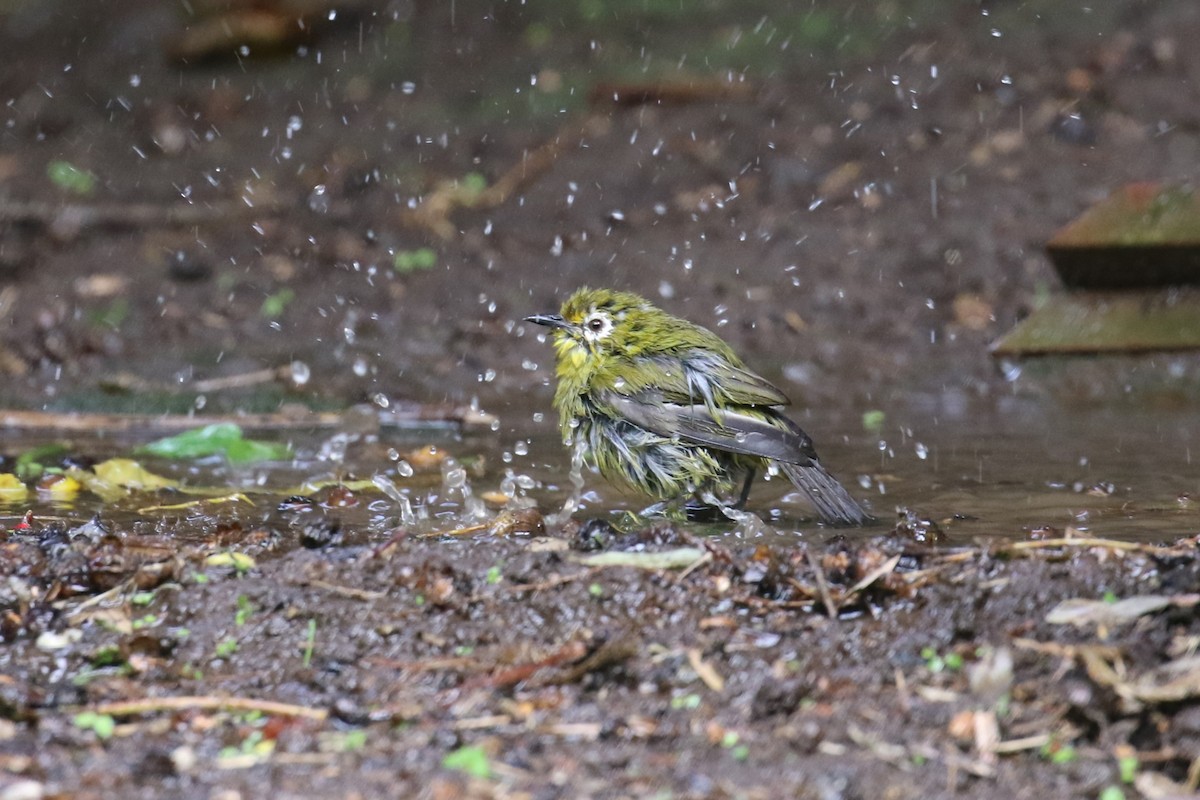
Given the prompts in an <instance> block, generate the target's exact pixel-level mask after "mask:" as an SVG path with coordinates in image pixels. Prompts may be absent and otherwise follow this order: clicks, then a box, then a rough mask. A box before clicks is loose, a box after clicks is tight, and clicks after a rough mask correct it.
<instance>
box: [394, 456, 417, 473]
mask: <svg viewBox="0 0 1200 800" xmlns="http://www.w3.org/2000/svg"><path fill="white" fill-rule="evenodd" d="M399 455H400V454H399V453H397V454H396V456H397V457H399ZM396 474H397V475H399V476H400V477H401V478H411V477H412V476H413V467H412V464H410V463H408V462H407V461H405V460H404V459H402V458H401V459H400V460H399V461H397V462H396Z"/></svg>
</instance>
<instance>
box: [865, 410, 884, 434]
mask: <svg viewBox="0 0 1200 800" xmlns="http://www.w3.org/2000/svg"><path fill="white" fill-rule="evenodd" d="M884 419H885V416H884V413H883V412H882V411H880V410H879V409H874V410H872V411H864V412H863V416H862V425H863V430H865V431H867V432H868V433H879V432H880V431H881V430H883V420H884Z"/></svg>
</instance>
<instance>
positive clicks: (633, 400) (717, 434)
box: [596, 391, 817, 466]
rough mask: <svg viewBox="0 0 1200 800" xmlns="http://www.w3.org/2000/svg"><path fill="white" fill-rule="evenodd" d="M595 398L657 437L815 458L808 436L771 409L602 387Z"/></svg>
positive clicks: (794, 460) (800, 459) (791, 458)
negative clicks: (630, 393) (688, 402)
mask: <svg viewBox="0 0 1200 800" xmlns="http://www.w3.org/2000/svg"><path fill="white" fill-rule="evenodd" d="M596 401H597V406H598V409H599V410H602V411H604V412H606V413H609V414H611V415H613V416H616V417H620V418H623V419H626V420H628V421H629V422H632V423H633V424H634V425H637V426H638V427H640V428H645V429H646V430H648V431H651V432H653V433H657V434H658V435H660V436H669V437H672V438H678V439H680V440H682V441H686V442H690V443H692V444H699V445H704V446H706V447H714V448H716V449H718V450H725V451H728V452H730V453H740V454H742V455H747V456H759V457H761V458H769V459H772V460H774V461H782V462H784V463H787V464H797V465H800V466H808V465H809V464H813V463H815V462H816V460H817V453H816V451H815V450H814V449H813V445H812V440H811V439H809V438H808V435H807V434H806V433H805V432H804V431H802V430H800V428H799V427H798V426H797V425H796V424H795V423H793V422H792V421H791V420H789V419H787V418H786V417H784V416H782V415H780V414H778V413H776V412H774V411H772V410H770V409H753V410H751V409H731V408H724V409H719V410H717V411H716V412H713V411H712V409H711V408H710V407H709V406H707V405H705V404H703V403H694V404H691V405H682V404H679V403H671V402H665V401H664V398H663V397H662V396H661V395H657V394H656V393H653V392H651V393H643V394H641V395H638V396H634V397H630V396H627V395H623V394H619V393H617V392H612V391H604V392H600V393H598V396H597V397H596Z"/></svg>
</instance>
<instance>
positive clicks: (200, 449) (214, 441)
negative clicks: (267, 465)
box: [140, 422, 291, 464]
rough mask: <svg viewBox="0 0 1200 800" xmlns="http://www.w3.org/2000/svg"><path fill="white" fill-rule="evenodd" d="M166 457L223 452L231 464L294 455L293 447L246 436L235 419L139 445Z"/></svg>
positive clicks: (146, 450)
mask: <svg viewBox="0 0 1200 800" xmlns="http://www.w3.org/2000/svg"><path fill="white" fill-rule="evenodd" d="M140 452H145V453H152V454H153V455H156V456H161V457H163V458H202V457H204V456H211V455H217V454H221V455H224V456H225V457H226V458H227V459H229V461H230V462H231V463H234V464H247V463H250V462H254V461H281V460H283V459H286V458H288V457H290V456H291V449H290V448H289V447H288V446H287V445H286V444H282V443H279V442H264V441H261V440H258V439H243V438H242V429H241V427H240V426H238V425H236V424H234V423H232V422H218V423H214V424H212V425H205V426H204V427H202V428H193V429H192V430H190V431H184V432H183V433H179V434H176V435H175V436H168V437H166V438H165V439H159V440H158V441H156V442H151V443H150V444H148V445H146V446H144V447H142V448H140Z"/></svg>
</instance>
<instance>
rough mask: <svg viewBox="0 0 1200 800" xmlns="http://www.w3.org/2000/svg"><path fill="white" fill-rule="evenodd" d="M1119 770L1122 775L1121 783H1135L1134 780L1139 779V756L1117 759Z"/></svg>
mask: <svg viewBox="0 0 1200 800" xmlns="http://www.w3.org/2000/svg"><path fill="white" fill-rule="evenodd" d="M1117 769H1118V770H1119V771H1120V773H1121V783H1133V779H1134V778H1136V777H1137V770H1138V758H1137V756H1122V757H1121V758H1119V759H1117Z"/></svg>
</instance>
